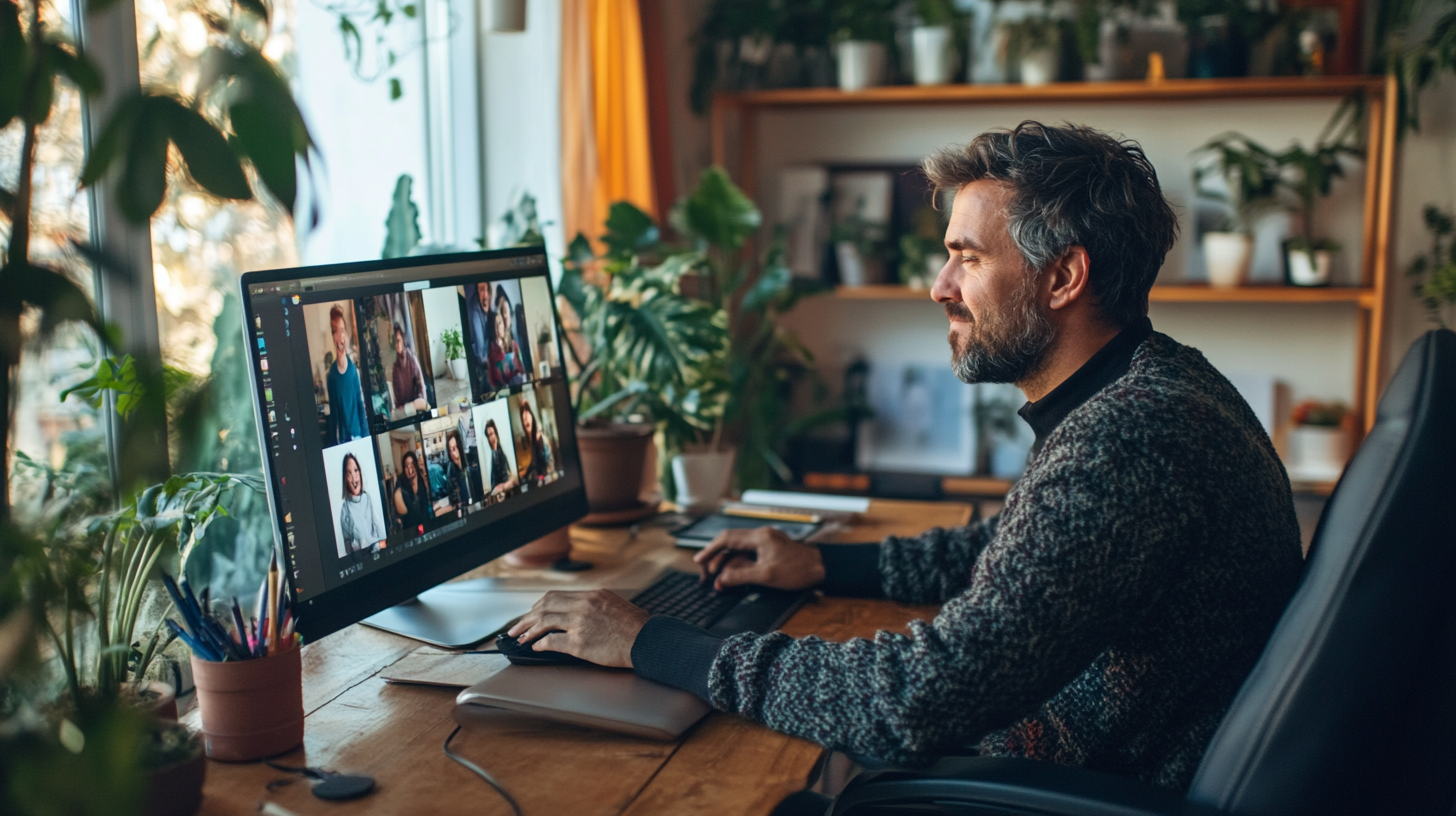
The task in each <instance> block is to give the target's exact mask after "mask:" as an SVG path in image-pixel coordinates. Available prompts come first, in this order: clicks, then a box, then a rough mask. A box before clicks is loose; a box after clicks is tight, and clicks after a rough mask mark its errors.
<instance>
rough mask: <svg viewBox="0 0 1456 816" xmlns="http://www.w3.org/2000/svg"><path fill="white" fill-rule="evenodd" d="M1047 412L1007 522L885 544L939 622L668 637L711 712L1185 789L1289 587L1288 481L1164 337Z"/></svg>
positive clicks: (809, 731)
mask: <svg viewBox="0 0 1456 816" xmlns="http://www.w3.org/2000/svg"><path fill="white" fill-rule="evenodd" d="M1095 359H1096V358H1094V361H1095ZM1089 365H1091V363H1089ZM1079 373H1081V372H1079ZM1075 376H1076V375H1074V377H1075ZM1069 383H1070V380H1069ZM1064 385H1067V384H1064ZM1058 419H1059V420H1060V421H1059V422H1058V423H1057V424H1056V426H1055V428H1054V429H1052V430H1051V431H1050V433H1049V434H1048V435H1047V436H1046V437H1045V438H1044V439H1042V440H1041V442H1042V445H1041V447H1040V449H1039V450H1037V451H1036V452H1035V453H1034V454H1033V455H1032V457H1031V459H1030V461H1029V462H1028V465H1027V470H1026V473H1025V475H1024V476H1023V477H1022V478H1021V480H1020V481H1019V482H1017V484H1016V486H1015V487H1014V488H1013V489H1012V490H1011V492H1010V493H1009V494H1008V495H1007V498H1006V505H1005V508H1004V510H1003V511H1002V513H1001V514H1000V515H999V516H998V517H995V518H992V519H989V520H987V521H984V522H978V523H973V524H971V525H968V526H966V527H960V528H954V529H935V530H931V531H929V532H927V533H925V534H924V535H921V536H917V537H914V538H898V537H890V538H888V539H886V540H885V541H884V542H883V544H882V545H881V546H880V547H879V548H878V567H879V569H878V572H879V578H880V585H881V586H880V588H881V589H882V590H883V593H884V594H885V595H886V596H888V597H890V598H893V599H896V600H899V601H903V602H908V603H920V604H930V603H941V604H943V606H942V607H941V610H940V614H938V615H937V616H936V618H935V619H934V620H933V621H930V622H928V623H927V622H921V621H916V622H913V623H912V624H911V625H910V627H909V630H910V633H909V635H901V634H896V633H890V632H880V633H878V634H877V635H876V636H875V638H874V639H873V640H864V639H856V640H852V641H849V642H848V643H828V642H825V641H823V640H820V639H818V638H814V637H808V638H802V639H794V638H790V637H788V636H787V635H784V634H783V633H779V632H775V633H770V634H767V635H752V634H748V635H738V636H735V637H732V638H729V639H727V640H726V641H721V642H716V643H717V645H716V646H713V647H712V649H713V650H712V651H711V652H709V651H708V645H707V641H704V640H703V639H701V638H693V637H679V638H678V639H679V641H680V643H679V649H678V651H677V654H678V656H679V660H686V661H690V660H692V659H693V656H694V655H695V654H696V655H699V656H702V655H710V656H711V660H712V663H711V671H710V673H709V675H708V681H709V682H708V688H707V692H708V698H709V700H710V702H711V703H712V704H713V705H714V706H715V707H717V708H719V709H722V710H724V711H729V712H734V713H738V714H742V715H744V716H747V717H750V718H752V719H754V720H758V721H760V722H763V723H765V724H767V725H769V726H770V727H772V728H775V729H777V730H779V731H783V732H786V733H790V734H795V735H798V736H802V737H805V738H807V739H811V740H813V741H815V742H818V743H820V744H823V745H827V746H829V747H831V748H835V749H838V750H841V751H844V752H846V753H851V754H856V755H860V756H866V757H878V758H882V759H884V760H888V761H892V762H899V763H906V764H914V763H921V762H926V761H929V760H932V759H934V758H935V757H936V756H938V755H942V754H944V753H947V752H949V751H951V750H954V749H956V748H958V747H960V746H964V745H968V744H971V743H976V742H979V749H980V751H981V753H983V754H988V755H999V756H1021V757H1030V758H1034V759H1042V760H1048V761H1052V762H1059V763H1064V764H1070V765H1080V766H1085V767H1088V768H1093V769H1097V770H1102V771H1108V772H1112V773H1119V774H1125V775H1130V776H1136V777H1139V778H1142V779H1144V780H1147V781H1150V782H1154V783H1157V784H1161V785H1165V786H1169V787H1173V788H1177V789H1185V788H1186V787H1187V785H1188V783H1189V781H1190V780H1191V778H1192V776H1193V772H1194V771H1195V769H1196V768H1197V765H1198V762H1199V760H1200V758H1201V757H1202V755H1203V751H1204V748H1205V746H1206V745H1207V743H1208V741H1209V739H1210V738H1211V736H1212V734H1213V731H1214V729H1215V728H1216V727H1217V725H1218V723H1219V721H1220V720H1221V719H1222V717H1223V714H1224V712H1225V711H1226V709H1227V708H1228V705H1229V703H1230V702H1231V701H1232V699H1233V696H1234V694H1235V693H1236V692H1237V690H1238V688H1239V686H1240V685H1241V684H1242V682H1243V680H1244V677H1245V676H1246V675H1247V674H1248V672H1249V670H1250V669H1251V668H1252V667H1253V664H1254V662H1255V661H1256V660H1257V658H1258V656H1259V654H1260V652H1261V651H1262V650H1263V647H1264V643H1265V641H1266V640H1267V639H1268V636H1269V634H1270V632H1271V631H1272V630H1273V627H1274V625H1275V623H1276V622H1277V620H1278V618H1279V616H1280V614H1281V613H1282V611H1283V609H1284V606H1285V605H1286V603H1287V602H1288V600H1289V598H1290V597H1291V596H1292V595H1293V592H1294V588H1295V585H1296V584H1297V582H1298V579H1299V574H1300V571H1301V557H1300V543H1299V529H1298V524H1297V522H1296V520H1295V515H1294V507H1293V500H1292V498H1291V495H1290V490H1289V482H1288V480H1287V477H1286V476H1285V473H1284V469H1283V467H1282V466H1281V465H1280V463H1279V459H1278V457H1277V456H1276V454H1275V452H1274V450H1273V446H1272V445H1271V444H1270V442H1269V438H1268V435H1267V434H1266V433H1265V432H1264V430H1263V428H1262V426H1261V425H1260V424H1259V421H1258V420H1257V418H1255V416H1254V415H1253V413H1252V411H1250V409H1249V407H1248V405H1247V404H1246V403H1245V402H1244V400H1243V399H1242V398H1241V397H1240V396H1239V395H1238V393H1237V392H1236V391H1235V390H1234V388H1233V386H1232V385H1230V384H1229V382H1228V381H1227V380H1226V379H1225V378H1224V377H1223V376H1222V375H1220V374H1219V373H1218V372H1217V371H1216V370H1215V369H1214V368H1213V367H1212V366H1211V365H1210V364H1209V363H1208V361H1207V360H1205V359H1204V357H1203V355H1201V354H1200V353H1199V352H1197V351H1196V350H1194V349H1191V348H1188V347H1186V346H1182V345H1179V344H1178V343H1176V342H1174V341H1173V340H1172V339H1170V338H1168V337H1167V336H1165V335H1162V334H1152V335H1151V336H1148V337H1147V339H1146V340H1143V341H1142V342H1141V344H1140V345H1137V346H1136V351H1135V353H1133V354H1132V356H1131V359H1130V361H1129V364H1128V367H1127V370H1126V373H1124V374H1121V376H1117V377H1116V378H1115V379H1112V380H1111V381H1110V382H1109V383H1108V384H1107V385H1106V386H1105V387H1102V388H1101V389H1100V390H1098V391H1097V392H1096V393H1095V394H1093V395H1091V396H1090V397H1089V398H1087V399H1085V401H1083V402H1081V403H1080V404H1079V405H1077V407H1075V408H1074V409H1072V410H1071V411H1070V412H1069V413H1067V414H1066V416H1065V417H1064V418H1061V417H1058ZM828 564H829V562H826V567H828ZM831 583H832V581H831ZM840 583H843V582H842V581H841V582H840ZM662 620H664V619H658V618H654V619H653V620H652V621H651V622H649V624H648V628H656V629H660V630H666V629H670V628H672V626H673V624H672V623H667V624H662V623H659V621H662ZM699 631H700V630H699ZM644 634H648V632H647V629H644ZM704 634H706V633H704ZM659 637H660V636H659ZM641 640H642V637H641V636H639V643H638V644H635V645H634V649H633V658H634V663H636V662H637V658H638V652H639V647H641V646H642V645H643V644H642V643H641V642H640V641H641ZM650 640H651V638H649V641H650ZM644 651H645V650H644ZM644 657H647V655H645V654H644ZM649 662H650V661H649ZM638 670H639V672H641V671H642V670H643V669H642V667H641V666H640V665H639V668H638ZM646 674H647V676H652V674H653V673H652V672H651V671H649V672H646ZM658 679H662V678H658ZM669 681H670V680H669Z"/></svg>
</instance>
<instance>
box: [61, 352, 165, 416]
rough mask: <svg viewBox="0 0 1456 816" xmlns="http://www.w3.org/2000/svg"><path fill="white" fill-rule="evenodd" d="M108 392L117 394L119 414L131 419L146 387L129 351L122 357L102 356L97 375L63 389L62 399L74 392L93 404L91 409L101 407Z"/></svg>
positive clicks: (117, 410) (63, 400)
mask: <svg viewBox="0 0 1456 816" xmlns="http://www.w3.org/2000/svg"><path fill="white" fill-rule="evenodd" d="M108 393H110V394H113V395H115V397H116V413H117V415H118V416H120V417H121V418H122V419H123V420H125V419H130V418H131V415H132V412H133V411H135V410H136V409H137V407H138V406H139V405H141V402H142V397H143V396H144V395H145V394H146V386H144V385H143V384H142V383H141V381H140V380H139V379H138V378H137V366H136V360H135V359H133V358H132V356H131V355H130V354H127V355H124V356H123V357H122V358H121V359H120V360H113V359H112V358H110V357H106V358H103V359H102V360H101V362H100V364H99V365H98V366H97V368H96V373H95V374H93V375H92V376H91V377H89V378H87V379H86V380H84V381H82V382H80V383H78V384H76V385H73V386H71V387H70V388H67V389H66V390H64V391H62V392H61V397H60V398H61V401H62V402H65V400H66V398H67V397H69V396H70V395H72V394H75V395H76V396H78V397H80V398H81V399H83V400H85V401H86V402H88V403H90V405H91V407H92V408H100V407H101V406H102V403H103V402H104V401H105V399H106V395H107V394H108Z"/></svg>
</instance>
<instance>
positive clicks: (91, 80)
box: [46, 41, 103, 96]
mask: <svg viewBox="0 0 1456 816" xmlns="http://www.w3.org/2000/svg"><path fill="white" fill-rule="evenodd" d="M46 49H47V50H48V51H49V52H50V55H51V62H52V64H54V65H55V68H56V71H57V73H60V74H61V75H62V76H64V77H65V78H66V79H69V80H70V81H71V84H73V85H75V86H76V87H77V88H79V89H80V90H81V93H83V94H86V95H87V96H95V95H96V94H99V93H101V88H102V84H103V83H102V81H101V74H100V72H98V71H97V70H96V66H95V65H92V64H91V60H89V59H86V55H85V54H83V53H81V52H80V51H79V50H76V51H72V50H71V49H70V48H69V47H67V45H65V44H62V43H59V42H54V41H53V42H48V43H46Z"/></svg>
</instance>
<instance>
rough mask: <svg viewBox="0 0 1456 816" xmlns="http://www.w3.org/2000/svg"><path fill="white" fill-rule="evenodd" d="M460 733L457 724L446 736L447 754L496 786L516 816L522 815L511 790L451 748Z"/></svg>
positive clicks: (493, 786) (486, 781)
mask: <svg viewBox="0 0 1456 816" xmlns="http://www.w3.org/2000/svg"><path fill="white" fill-rule="evenodd" d="M458 733H460V726H458V725H457V726H455V730H454V731H451V732H450V736H448V737H446V738H445V744H444V745H443V746H442V747H443V748H444V749H445V756H447V757H450V758H451V759H453V760H455V761H456V762H458V763H460V764H461V765H464V766H465V767H466V768H467V769H468V770H470V771H471V772H472V773H474V774H475V775H476V776H478V777H480V778H481V779H484V780H485V784H487V785H490V786H491V787H492V788H495V790H496V793H499V794H500V795H501V798H502V799H505V800H506V804H508V805H510V806H511V811H512V812H513V813H515V814H516V816H521V806H520V805H518V804H516V800H515V799H514V798H513V797H512V796H511V792H510V791H508V790H506V789H505V788H504V787H502V786H501V783H499V782H497V781H495V779H494V778H492V777H491V775H490V774H488V773H486V772H485V770H484V769H482V768H481V767H480V766H479V765H476V764H475V763H474V762H471V761H470V760H468V759H466V758H465V757H463V756H460V755H459V754H457V753H455V752H454V751H452V750H450V740H452V739H455V735H456V734H458Z"/></svg>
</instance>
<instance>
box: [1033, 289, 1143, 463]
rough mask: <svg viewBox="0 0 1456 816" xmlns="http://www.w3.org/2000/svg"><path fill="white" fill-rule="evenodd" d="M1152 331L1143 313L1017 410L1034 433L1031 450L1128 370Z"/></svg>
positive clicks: (1036, 447)
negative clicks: (1060, 381)
mask: <svg viewBox="0 0 1456 816" xmlns="http://www.w3.org/2000/svg"><path fill="white" fill-rule="evenodd" d="M1152 333H1153V322H1152V321H1151V320H1149V319H1147V318H1146V317H1145V318H1143V319H1142V320H1141V321H1140V322H1138V323H1134V324H1133V325H1131V326H1128V327H1127V328H1125V329H1123V330H1122V331H1121V332H1119V333H1118V335H1117V336H1116V337H1114V338H1112V339H1111V340H1108V341H1107V345H1105V346H1103V347H1102V348H1100V349H1098V350H1097V353H1096V354H1094V355H1092V359H1090V360H1088V361H1087V362H1085V363H1083V364H1082V367H1081V368H1079V369H1077V370H1076V371H1075V372H1073V373H1072V376H1070V377H1068V378H1067V379H1065V380H1063V381H1062V384H1061V385H1058V386H1057V387H1056V388H1053V389H1052V391H1051V393H1050V394H1047V395H1046V396H1044V397H1042V398H1041V399H1039V400H1037V401H1036V402H1028V403H1026V404H1025V405H1023V406H1021V410H1019V411H1017V412H1016V413H1018V414H1020V415H1021V418H1022V419H1024V420H1026V424H1028V425H1030V426H1031V430H1032V431H1033V432H1035V433H1036V441H1035V442H1034V443H1032V446H1031V450H1032V453H1036V452H1037V451H1040V450H1041V446H1042V443H1043V442H1045V441H1046V438H1047V437H1048V436H1051V433H1052V431H1054V430H1056V429H1057V426H1058V425H1060V424H1062V420H1064V419H1066V418H1067V414H1070V413H1072V412H1073V411H1075V410H1077V409H1078V408H1079V407H1081V405H1082V403H1084V402H1086V401H1087V400H1089V399H1091V398H1092V395H1093V394H1096V393H1097V392H1098V391H1101V390H1102V389H1103V388H1105V387H1107V385H1108V384H1109V383H1111V382H1112V381H1113V380H1116V379H1117V378H1119V377H1121V376H1122V375H1124V374H1126V373H1127V370H1128V369H1129V368H1131V367H1132V355H1133V352H1135V351H1137V347H1138V346H1140V345H1142V342H1143V341H1144V340H1146V339H1148V335H1150V334H1152Z"/></svg>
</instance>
